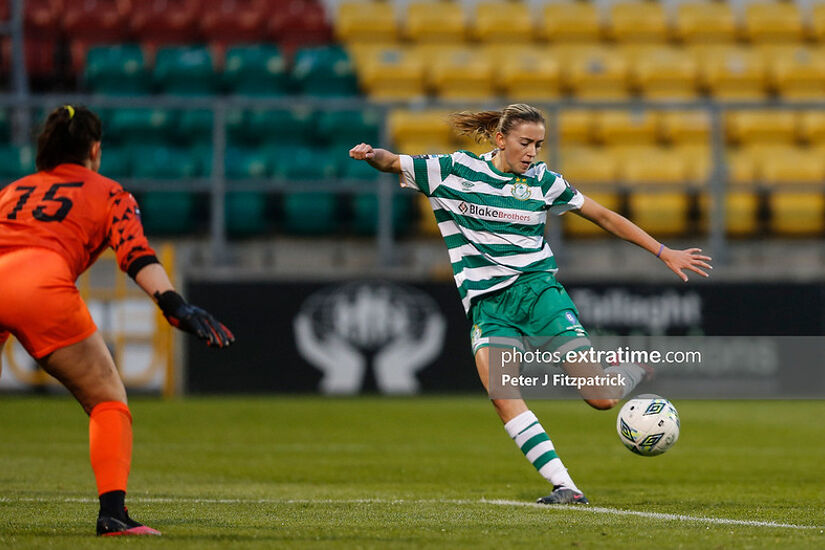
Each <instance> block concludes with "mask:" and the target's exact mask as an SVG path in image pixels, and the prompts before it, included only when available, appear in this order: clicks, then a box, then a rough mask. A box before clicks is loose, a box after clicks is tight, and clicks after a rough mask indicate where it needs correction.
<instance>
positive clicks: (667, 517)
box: [0, 496, 825, 530]
mask: <svg viewBox="0 0 825 550" xmlns="http://www.w3.org/2000/svg"><path fill="white" fill-rule="evenodd" d="M129 500H130V501H131V502H143V503H147V504H151V503H175V502H181V503H191V504H455V505H467V504H492V505H494V506H521V507H528V508H540V509H543V510H551V511H557V512H561V511H564V512H567V511H575V512H587V513H593V514H608V515H613V516H637V517H643V518H649V519H658V520H662V521H692V522H697V523H710V524H715V525H742V526H746V527H773V528H783V529H820V530H825V526H821V525H798V524H795V523H777V522H773V521H757V520H747V519H731V518H715V517H709V516H688V515H685V514H667V513H663V512H642V511H638V510H623V509H621V508H606V507H601V506H561V507H560V506H547V505H546V504H538V503H535V502H523V501H520V500H503V499H492V500H491V499H484V498H482V499H480V500H469V499H403V498H400V499H384V498H353V499H274V498H260V499H240V498H194V497H140V496H137V497H130V498H129ZM56 501H57V502H67V503H69V502H76V503H97V499H92V498H81V497H66V498H62V499H47V498H32V497H20V498H16V497H0V503H15V502H56Z"/></svg>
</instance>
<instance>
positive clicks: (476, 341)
mask: <svg viewBox="0 0 825 550" xmlns="http://www.w3.org/2000/svg"><path fill="white" fill-rule="evenodd" d="M470 318H471V319H472V321H473V328H472V329H471V332H470V342H471V344H472V348H473V355H475V354H476V352H477V351H478V350H479V349H481V348H483V347H488V346H493V347H505V348H512V347H516V348H518V349H521V350H524V349H525V347H531V348H539V349H542V350H546V351H557V352H559V353H561V354H564V353H567V352H568V351H579V350H584V349H589V348H590V347H591V344H590V336H589V335H588V334H587V331H586V330H585V329H584V327H583V326H582V325H581V323H580V322H579V312H578V311H577V310H576V306H575V305H573V300H571V299H570V296H569V295H568V294H567V291H566V290H564V287H563V286H561V284H560V283H559V282H558V281H557V280H556V278H555V277H554V276H553V274H552V273H546V272H542V273H527V274H525V275H521V276H520V277H519V278H518V279H517V280H516V282H515V283H513V284H512V285H510V286H509V287H507V288H505V289H504V290H501V291H499V292H495V293H493V294H490V295H489V296H482V297H480V298H478V300H476V301H475V302H473V305H472V306H471V308H470Z"/></svg>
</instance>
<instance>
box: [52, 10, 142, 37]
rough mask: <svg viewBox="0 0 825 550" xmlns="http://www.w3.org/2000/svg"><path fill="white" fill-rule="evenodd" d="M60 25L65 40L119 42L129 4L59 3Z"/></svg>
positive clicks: (124, 32)
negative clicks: (66, 38) (65, 37)
mask: <svg viewBox="0 0 825 550" xmlns="http://www.w3.org/2000/svg"><path fill="white" fill-rule="evenodd" d="M61 3H62V6H61V8H62V9H61V10H60V21H61V23H62V26H63V30H64V31H65V33H66V36H67V37H68V38H69V40H71V41H74V40H79V41H81V42H86V43H89V44H94V43H98V44H99V43H115V42H121V41H122V40H123V37H124V36H125V35H126V33H127V25H128V17H129V12H130V10H131V2H130V1H129V0H61Z"/></svg>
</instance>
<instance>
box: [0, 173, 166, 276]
mask: <svg viewBox="0 0 825 550" xmlns="http://www.w3.org/2000/svg"><path fill="white" fill-rule="evenodd" d="M107 246H109V247H111V248H112V249H113V250H114V251H115V254H116V255H117V261H118V264H119V265H120V268H121V269H122V270H123V271H125V272H126V273H128V274H129V275H130V276H131V277H133V278H134V276H135V275H136V274H137V272H138V271H139V270H140V269H141V268H143V267H144V266H146V265H148V264H151V263H156V262H157V261H158V260H157V257H156V256H155V251H154V250H152V248H151V247H150V246H149V242H148V241H147V240H146V237H145V236H144V234H143V226H142V225H141V222H140V211H139V210H138V206H137V202H135V199H134V197H132V195H131V194H130V193H128V192H126V191H124V190H123V187H121V185H120V184H119V183H117V182H116V181H113V180H110V179H109V178H106V177H103V176H101V175H100V174H98V173H97V172H94V171H92V170H89V169H88V168H86V167H84V166H80V165H78V164H61V165H59V166H57V167H56V168H54V169H53V170H49V171H44V172H37V173H36V174H32V175H30V176H27V177H25V178H23V179H20V180H17V181H15V182H14V183H11V184H9V185H7V186H6V187H4V188H3V189H0V254H2V253H3V251H4V250H10V249H12V248H20V247H41V248H47V249H49V250H54V251H55V252H57V253H59V254H60V255H61V256H63V258H65V259H66V262H67V263H68V265H69V268H70V269H71V270H72V273H73V275H74V277H75V279H76V278H77V277H78V276H80V274H81V273H83V272H84V271H85V270H86V269H87V268H88V267H89V266H90V265H92V264H93V263H94V262H95V260H97V257H98V256H99V255H100V253H101V252H103V250H105V249H106V247H107Z"/></svg>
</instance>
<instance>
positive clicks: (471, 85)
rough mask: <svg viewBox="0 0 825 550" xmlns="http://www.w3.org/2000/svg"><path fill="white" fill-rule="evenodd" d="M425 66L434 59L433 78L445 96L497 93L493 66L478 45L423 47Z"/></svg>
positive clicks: (461, 97) (431, 73)
mask: <svg viewBox="0 0 825 550" xmlns="http://www.w3.org/2000/svg"><path fill="white" fill-rule="evenodd" d="M418 50H419V52H418V55H420V56H421V58H422V61H424V63H425V66H426V63H427V61H426V60H430V65H429V81H430V84H431V85H432V87H433V89H434V90H435V93H436V94H437V95H438V97H440V98H441V99H448V100H449V99H478V100H482V99H487V98H489V97H491V96H494V95H495V93H494V90H495V87H494V86H495V84H494V81H493V66H492V63H490V60H489V59H487V57H486V56H485V55H484V54H483V52H481V51H479V50H477V49H475V48H459V49H452V48H443V49H442V48H430V47H424V46H422V47H419V48H418Z"/></svg>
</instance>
